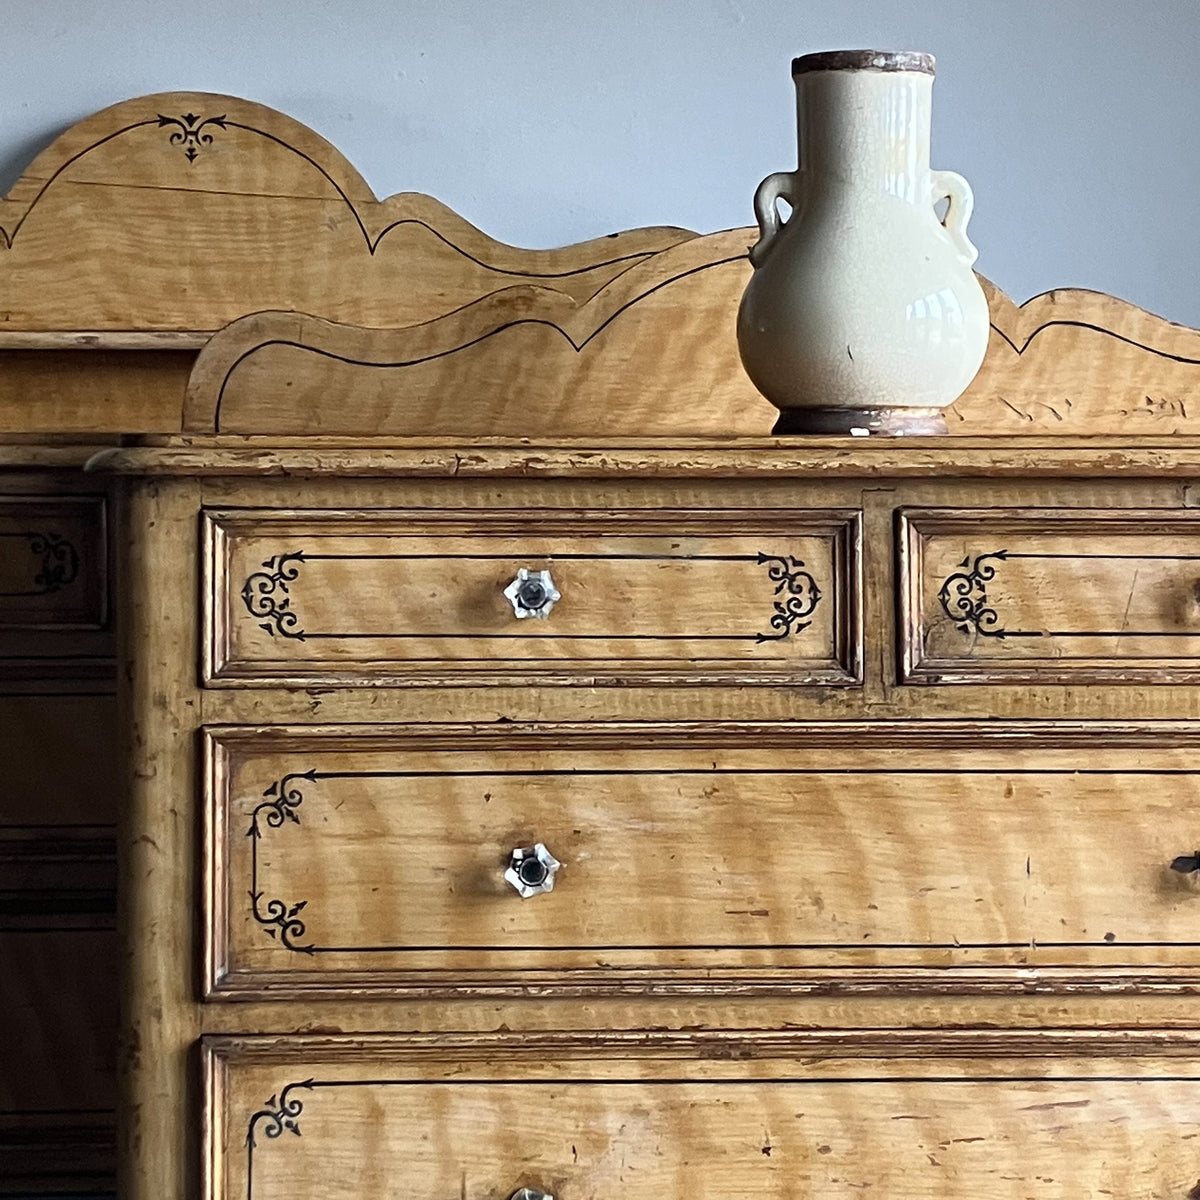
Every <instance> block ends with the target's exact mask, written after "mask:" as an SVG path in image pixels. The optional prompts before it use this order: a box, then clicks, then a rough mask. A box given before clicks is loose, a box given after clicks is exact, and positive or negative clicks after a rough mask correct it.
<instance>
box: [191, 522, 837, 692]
mask: <svg viewBox="0 0 1200 1200" xmlns="http://www.w3.org/2000/svg"><path fill="white" fill-rule="evenodd" d="M204 530H205V534H204V536H205V542H206V548H207V553H206V558H207V562H208V578H207V583H206V588H205V594H206V598H207V600H206V606H207V607H206V616H205V637H206V678H207V679H208V680H209V681H212V682H220V681H229V682H242V683H253V682H261V681H263V680H269V679H284V680H292V681H301V680H310V681H314V682H340V683H343V684H346V683H361V682H365V681H372V682H380V683H383V682H390V683H410V684H411V683H437V682H445V683H455V682H466V681H467V680H474V681H478V682H485V683H486V682H492V683H497V684H500V683H512V684H516V685H518V686H519V685H521V684H522V683H534V682H536V683H539V684H543V685H545V684H549V683H550V682H552V681H554V682H573V681H574V682H581V683H582V682H588V681H591V680H594V679H604V680H606V681H610V682H612V681H618V680H622V679H624V680H640V681H650V680H653V679H659V678H671V679H673V680H675V681H678V682H681V683H683V682H705V681H707V680H709V679H721V678H729V677H736V678H739V679H740V678H746V679H760V680H762V681H765V680H766V679H768V678H774V679H776V680H778V681H779V682H793V683H838V684H848V683H854V682H855V681H856V680H857V679H858V677H859V671H858V663H859V659H860V654H859V648H858V645H859V615H858V614H859V599H858V596H859V573H860V561H859V560H860V546H859V534H858V525H857V515H856V514H855V513H854V512H852V511H844V510H838V509H829V510H826V511H823V512H822V511H819V510H818V511H815V512H808V511H803V510H800V511H793V512H788V511H761V510H756V511H740V512H739V511H736V510H730V509H712V510H705V509H703V508H701V507H699V506H698V505H697V506H695V507H693V508H691V509H690V510H687V511H679V510H673V509H670V508H667V507H664V506H655V507H654V508H653V510H652V511H651V510H641V511H609V510H594V511H589V510H576V511H559V512H554V513H552V512H548V511H546V510H541V511H531V512H523V511H520V510H517V509H504V508H499V507H493V508H490V509H489V510H488V511H486V512H481V511H475V512H469V511H465V510H457V511H456V510H447V511H442V512H438V511H432V512H428V511H426V512H422V511H410V512H405V511H402V510H399V511H393V512H388V511H386V510H385V511H380V510H372V511H369V512H367V511H364V512H357V513H353V512H351V513H347V512H337V511H334V512H321V511H315V510H299V511H290V512H282V513H281V512H273V511H270V510H259V511H254V510H245V509H239V510H233V511H229V512H222V511H216V512H208V513H206V514H205V525H204ZM521 568H525V569H527V570H530V571H542V570H549V571H550V572H551V575H552V579H553V581H554V584H555V587H556V588H557V589H558V591H559V592H560V593H561V598H560V599H559V600H558V601H557V602H556V603H555V605H554V608H553V610H552V611H551V612H550V613H549V615H548V616H547V617H545V618H544V619H537V618H525V619H518V617H517V616H516V614H515V613H514V611H513V606H512V604H511V603H510V601H509V600H508V599H507V598H506V596H505V594H504V589H505V588H506V587H507V586H508V585H509V584H510V583H511V582H512V581H513V580H514V579H515V578H516V577H517V572H518V570H519V569H521Z"/></svg>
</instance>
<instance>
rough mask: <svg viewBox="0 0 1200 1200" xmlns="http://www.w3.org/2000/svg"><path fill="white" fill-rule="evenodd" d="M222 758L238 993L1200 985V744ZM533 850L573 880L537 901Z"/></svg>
mask: <svg viewBox="0 0 1200 1200" xmlns="http://www.w3.org/2000/svg"><path fill="white" fill-rule="evenodd" d="M209 737H210V743H209V744H210V750H209V755H210V759H209V768H208V778H209V792H210V795H209V801H208V806H209V809H210V835H209V836H210V845H209V856H210V900H209V915H208V919H207V924H208V928H209V949H208V955H209V963H210V967H209V977H210V986H211V987H212V988H213V989H214V990H215V991H216V992H218V993H226V994H235V995H236V994H242V995H248V994H255V993H258V994H261V993H263V992H264V991H269V992H270V993H271V994H272V995H273V996H276V997H281V996H295V995H300V994H304V993H306V992H333V993H338V992H341V993H352V992H355V991H363V990H365V991H375V992H388V991H396V990H404V989H406V988H417V989H420V988H425V989H430V988H433V989H436V988H442V989H448V988H451V987H454V986H456V985H460V986H463V987H466V988H468V989H471V988H483V989H485V990H487V989H499V990H504V989H507V990H510V991H512V990H516V991H520V990H522V989H525V988H528V987H533V986H537V987H561V988H565V989H568V990H572V989H574V990H580V989H582V990H598V991H611V990H614V989H615V990H625V991H633V992H636V991H645V990H655V991H670V990H672V989H676V990H680V991H689V990H690V991H699V992H704V991H723V990H724V991H728V990H729V989H731V988H733V989H738V988H753V987H755V986H759V987H775V988H778V987H785V988H786V987H788V986H791V987H792V988H794V989H796V990H803V989H804V988H806V987H812V986H813V984H814V979H815V980H819V981H823V982H827V976H828V974H829V973H831V972H832V973H836V972H841V973H842V975H841V985H842V986H849V985H851V984H854V983H857V984H858V985H860V986H867V987H871V986H875V987H886V986H888V985H889V984H891V983H892V982H894V980H893V978H892V977H893V976H896V975H898V976H899V977H900V978H899V982H900V983H903V982H905V979H906V978H907V975H906V973H907V974H912V973H916V974H917V975H919V974H920V971H921V970H922V969H924V970H925V971H927V972H936V973H938V975H939V978H940V980H941V986H950V985H953V984H955V983H957V984H958V985H960V986H963V985H969V984H970V982H971V980H972V979H974V978H977V977H978V976H980V975H983V976H987V975H988V974H989V973H991V974H992V975H993V976H996V977H998V978H999V980H1000V981H1001V982H1003V981H1005V980H1007V981H1009V982H1010V983H1011V982H1012V981H1013V980H1014V979H1017V978H1020V979H1021V980H1022V981H1023V982H1024V983H1029V982H1030V981H1031V980H1033V979H1035V978H1036V979H1042V972H1044V973H1045V974H1044V986H1046V987H1050V988H1052V987H1054V986H1056V981H1057V982H1058V983H1066V984H1068V985H1070V986H1072V987H1086V986H1091V987H1095V988H1100V989H1107V988H1111V987H1114V986H1116V979H1117V976H1119V975H1122V974H1124V975H1130V974H1132V975H1133V976H1134V977H1136V978H1139V979H1140V980H1141V981H1142V982H1143V983H1144V984H1147V985H1150V986H1155V987H1159V988H1162V987H1166V988H1179V987H1186V986H1194V985H1195V984H1196V983H1197V981H1200V923H1198V922H1200V907H1198V906H1200V891H1198V889H1197V886H1196V883H1195V878H1196V877H1195V873H1194V872H1192V873H1188V872H1186V871H1184V872H1182V873H1181V872H1180V871H1179V870H1173V869H1172V864H1173V863H1174V862H1175V860H1176V859H1177V858H1179V857H1180V856H1182V855H1190V854H1191V853H1192V851H1193V848H1194V843H1195V841H1196V837H1197V827H1196V821H1195V815H1194V812H1193V804H1192V799H1193V796H1194V793H1195V789H1196V777H1195V775H1194V774H1193V772H1192V767H1193V758H1194V753H1195V750H1194V746H1193V745H1191V744H1187V745H1186V746H1184V745H1183V744H1181V745H1179V746H1177V747H1176V748H1167V747H1165V746H1163V745H1162V744H1161V743H1160V742H1159V741H1158V740H1156V736H1155V734H1154V733H1152V732H1150V731H1142V732H1141V733H1136V734H1135V733H1128V734H1126V735H1124V736H1122V735H1120V734H1117V735H1115V736H1112V735H1110V738H1106V742H1108V744H1107V745H1105V746H1104V747H1103V748H1099V747H1094V746H1088V747H1087V748H1086V749H1085V748H1083V744H1082V741H1081V742H1080V744H1079V745H1076V746H1073V747H1072V746H1066V747H1061V746H1060V747H1059V748H1054V733H1053V731H1052V730H1050V729H1047V730H1046V741H1047V742H1048V743H1050V744H1049V746H1048V747H1043V748H1039V747H1038V744H1037V737H1036V736H1032V737H1031V739H1030V743H1029V744H1026V745H1024V746H1022V747H1015V746H1013V745H1011V744H1009V743H1008V742H1006V741H1005V740H1004V739H997V738H996V737H993V736H990V735H989V733H988V732H986V731H983V730H980V731H979V733H978V744H977V746H976V747H975V748H968V749H963V748H962V746H961V743H960V744H958V745H955V744H954V743H953V742H950V741H947V740H945V739H943V740H942V741H941V743H940V744H939V740H938V739H937V738H936V737H933V736H929V737H926V738H925V739H924V744H922V738H921V735H920V734H917V733H914V734H912V735H911V737H910V738H909V739H907V741H908V742H909V743H916V744H915V745H914V744H905V743H899V744H893V745H890V746H889V745H886V744H881V743H880V742H879V741H878V740H876V741H875V742H874V743H873V745H864V738H863V737H861V736H859V732H858V731H851V732H848V733H845V734H843V733H841V732H839V731H837V730H833V731H830V730H828V729H824V730H820V731H819V732H818V731H814V732H813V733H812V734H811V735H809V736H807V737H806V732H805V729H804V727H802V726H798V727H796V728H795V729H794V731H793V732H788V731H783V730H777V731H775V732H774V733H773V734H772V735H771V736H770V738H769V739H762V740H766V741H767V744H766V745H765V746H764V745H762V741H761V740H760V741H759V745H758V746H757V748H756V746H755V742H756V739H755V736H754V732H753V731H752V730H743V731H742V732H741V734H740V736H737V737H731V736H730V735H728V734H725V735H724V736H722V735H720V734H713V733H711V732H710V733H709V734H707V735H705V734H702V733H700V732H698V731H697V732H693V733H692V735H691V736H690V737H689V736H688V735H687V734H685V733H681V732H680V731H679V730H672V729H671V728H670V727H650V728H648V729H647V730H645V731H638V730H634V729H630V728H614V729H608V728H605V727H604V726H600V727H598V728H596V729H595V730H592V731H588V732H580V731H578V730H576V731H574V732H568V731H566V730H561V731H559V732H557V733H553V734H551V733H545V734H541V733H536V732H532V731H530V730H528V729H521V728H516V729H513V730H509V731H505V732H503V733H487V732H484V731H481V730H478V729H476V730H469V729H466V728H463V729H455V728H452V729H449V730H439V729H437V728H434V727H424V728H422V727H420V726H417V727H412V728H409V729H404V728H395V727H393V728H391V729H387V728H382V727H351V728H344V729H339V728H337V727H328V728H325V729H322V730H312V731H304V730H299V729H282V730H261V731H246V730H239V729H236V728H227V729H216V730H212V731H210V734H209ZM810 740H815V741H816V743H817V744H816V745H815V746H811V747H808V748H806V742H807V741H810ZM537 843H542V844H544V846H545V847H546V848H547V849H548V850H549V852H550V854H551V855H552V856H553V857H554V858H556V859H557V860H559V861H560V862H561V864H562V866H561V868H560V869H559V871H558V873H557V875H556V877H555V880H556V882H555V885H554V888H553V891H552V892H549V893H547V894H543V895H536V896H532V897H529V898H524V899H523V898H521V897H520V896H519V895H518V894H517V891H516V890H514V888H513V887H512V886H511V884H510V883H509V882H508V881H507V880H506V877H505V872H506V869H507V868H508V867H509V866H510V860H511V855H512V852H513V851H514V850H515V849H518V848H522V847H527V846H534V845H536V844H537ZM1095 863H1104V870H1103V871H1102V872H1098V871H1096V870H1094V869H1093V864H1095ZM956 973H957V974H956ZM926 983H928V980H926Z"/></svg>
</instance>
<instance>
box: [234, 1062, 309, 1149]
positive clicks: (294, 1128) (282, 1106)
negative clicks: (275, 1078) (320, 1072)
mask: <svg viewBox="0 0 1200 1200" xmlns="http://www.w3.org/2000/svg"><path fill="white" fill-rule="evenodd" d="M314 1082H315V1081H314V1080H312V1079H304V1080H301V1081H300V1082H299V1083H289V1084H288V1085H287V1086H286V1087H285V1088H284V1089H283V1091H281V1092H278V1093H276V1094H275V1095H274V1096H272V1097H271V1098H270V1099H269V1100H268V1101H267V1102H266V1104H264V1105H263V1106H262V1108H260V1109H259V1110H258V1112H256V1113H255V1114H254V1115H253V1116H252V1117H251V1118H250V1120H249V1122H248V1124H247V1127H246V1148H247V1149H248V1150H253V1149H254V1147H255V1146H256V1145H257V1144H258V1142H257V1140H256V1138H255V1136H254V1134H255V1129H256V1127H257V1125H258V1123H259V1121H265V1122H266V1124H265V1125H264V1126H263V1127H262V1133H263V1134H264V1135H265V1136H266V1137H268V1138H271V1139H275V1138H277V1137H280V1136H282V1134H283V1133H284V1131H285V1130H286V1131H287V1132H288V1133H294V1134H295V1135H296V1136H297V1137H300V1136H301V1134H300V1126H299V1125H298V1124H297V1122H298V1120H299V1118H300V1114H301V1113H302V1112H303V1111H304V1103H303V1101H301V1100H299V1099H297V1098H296V1097H294V1096H293V1095H292V1092H293V1091H295V1090H296V1089H298V1088H303V1089H306V1090H308V1091H311V1090H312V1088H313V1085H314Z"/></svg>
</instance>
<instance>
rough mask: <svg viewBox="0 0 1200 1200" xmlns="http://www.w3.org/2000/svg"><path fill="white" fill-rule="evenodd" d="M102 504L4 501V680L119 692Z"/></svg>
mask: <svg viewBox="0 0 1200 1200" xmlns="http://www.w3.org/2000/svg"><path fill="white" fill-rule="evenodd" d="M106 539H107V534H106V532H105V500H104V497H103V496H3V497H0V680H21V681H26V680H28V681H39V680H54V681H62V680H65V679H87V680H93V679H103V680H104V681H105V682H106V683H107V684H108V686H110V687H111V686H112V675H113V670H114V668H113V653H114V652H113V645H112V641H111V632H110V626H109V615H108V562H107V559H108V548H107V540H106Z"/></svg>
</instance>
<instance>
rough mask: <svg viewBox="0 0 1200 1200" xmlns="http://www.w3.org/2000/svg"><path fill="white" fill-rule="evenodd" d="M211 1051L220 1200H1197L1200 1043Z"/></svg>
mask: <svg viewBox="0 0 1200 1200" xmlns="http://www.w3.org/2000/svg"><path fill="white" fill-rule="evenodd" d="M606 1037H607V1038H609V1039H611V1040H610V1041H608V1042H606V1043H602V1044H599V1045H596V1044H595V1042H596V1038H595V1035H591V1036H590V1037H584V1036H578V1035H565V1034H557V1035H553V1034H552V1035H535V1036H530V1037H524V1038H523V1037H521V1036H519V1035H511V1034H490V1035H488V1034H479V1035H452V1034H441V1035H436V1036H433V1035H431V1036H429V1037H427V1038H420V1037H410V1038H385V1037H378V1038H367V1039H352V1038H346V1037H343V1038H332V1039H313V1038H302V1039H295V1040H290V1041H289V1040H285V1039H273V1038H240V1039H239V1038H216V1039H211V1040H209V1041H208V1042H207V1044H206V1047H205V1061H206V1066H207V1076H208V1078H207V1105H208V1113H207V1114H206V1115H207V1118H208V1119H207V1120H206V1122H205V1128H206V1130H207V1131H208V1137H209V1138H210V1144H209V1145H208V1146H207V1147H206V1152H205V1154H204V1156H203V1157H204V1160H205V1162H206V1163H207V1164H209V1166H208V1171H209V1178H208V1179H207V1181H206V1184H207V1186H206V1187H205V1189H204V1191H203V1193H202V1195H203V1196H204V1197H205V1200H277V1198H282V1197H287V1200H391V1198H392V1197H396V1196H420V1197H430V1198H433V1200H451V1198H455V1200H507V1198H508V1197H510V1196H514V1195H515V1194H516V1193H518V1191H519V1190H520V1189H522V1188H528V1189H531V1191H532V1193H533V1194H532V1196H530V1195H529V1194H528V1193H527V1194H526V1195H525V1196H524V1197H522V1200H538V1197H539V1194H546V1195H549V1196H552V1197H554V1200H595V1198H597V1197H607V1196H620V1197H621V1198H622V1200H674V1198H679V1197H687V1198H688V1200H710V1198H711V1200H729V1198H730V1197H737V1198H739V1200H752V1198H756V1197H762V1198H764V1200H766V1198H771V1200H784V1198H785V1197H787V1198H789V1200H790V1198H792V1197H797V1196H820V1197H822V1200H837V1198H849V1197H854V1198H856V1200H861V1197H862V1196H863V1195H864V1194H869V1195H873V1196H894V1197H909V1198H914V1200H915V1198H917V1197H923V1198H924V1197H928V1198H934V1197H937V1198H945V1200H961V1198H962V1197H965V1196H986V1197H987V1198H988V1200H1026V1198H1027V1197H1030V1196H1036V1197H1037V1198H1038V1200H1066V1198H1067V1197H1071V1198H1072V1200H1074V1198H1076V1197H1082V1196H1113V1197H1125V1198H1133V1197H1146V1198H1149V1197H1164V1198H1165V1197H1170V1198H1172V1200H1186V1198H1187V1197H1188V1196H1192V1195H1195V1194H1196V1193H1195V1188H1196V1185H1197V1177H1198V1175H1200V1165H1198V1161H1197V1153H1196V1149H1195V1137H1196V1118H1197V1113H1198V1112H1200V1068H1197V1066H1196V1060H1195V1054H1196V1046H1195V1044H1194V1035H1192V1037H1191V1038H1189V1035H1181V1036H1171V1035H1166V1034H1163V1035H1159V1036H1156V1035H1155V1034H1153V1033H1144V1034H1137V1035H1125V1036H1121V1035H1118V1034H1108V1035H1105V1034H1102V1033H1098V1032H1097V1031H1094V1030H1092V1031H1078V1032H1072V1031H1058V1032H1056V1033H1053V1034H1050V1033H1044V1034H1028V1033H1016V1034H1008V1035H1004V1034H992V1035H988V1034H983V1035H980V1034H975V1033H968V1034H965V1035H959V1036H952V1035H948V1034H927V1035H914V1034H896V1035H893V1036H892V1037H891V1038H890V1039H884V1038H882V1037H880V1036H879V1035H874V1036H873V1040H872V1036H871V1035H867V1036H864V1035H855V1034H845V1033H839V1032H837V1031H834V1032H833V1033H832V1034H831V1035H830V1036H828V1037H820V1036H815V1035H812V1034H786V1033H758V1034H747V1033H738V1034H728V1033H726V1034H720V1033H712V1034H699V1035H695V1036H685V1035H674V1034H660V1035H652V1034H645V1033H629V1034H612V1035H606Z"/></svg>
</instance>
